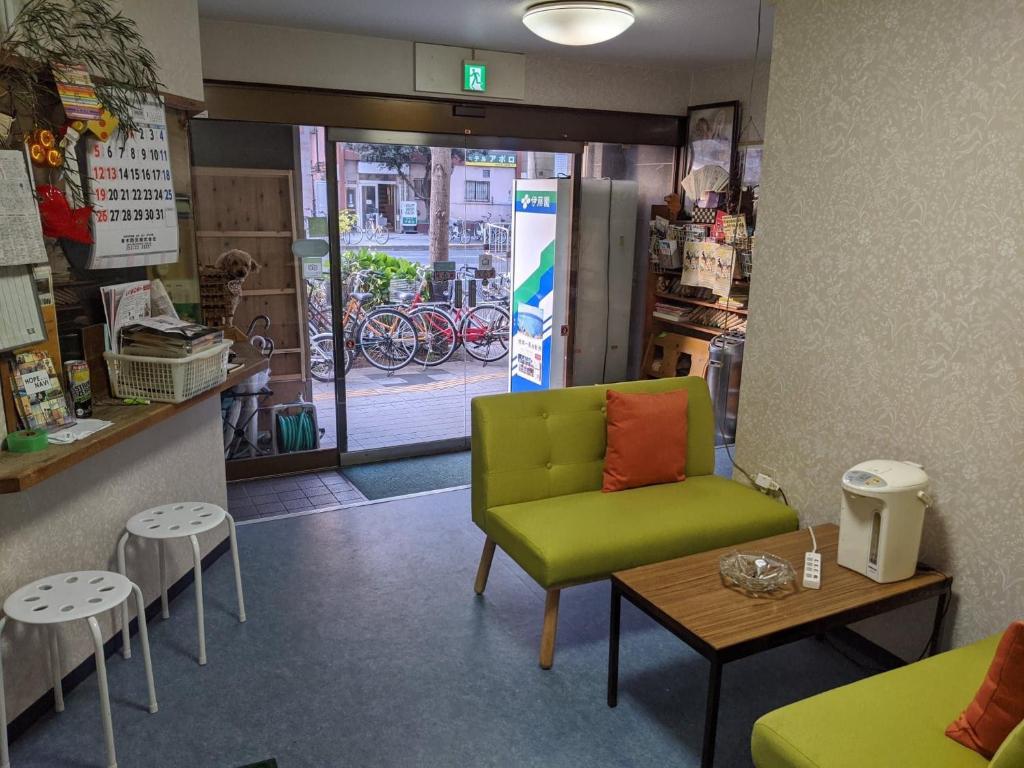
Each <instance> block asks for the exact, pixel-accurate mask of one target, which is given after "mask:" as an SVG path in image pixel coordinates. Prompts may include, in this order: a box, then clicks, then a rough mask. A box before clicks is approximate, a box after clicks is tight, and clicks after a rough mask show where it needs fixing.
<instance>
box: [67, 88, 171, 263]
mask: <svg viewBox="0 0 1024 768" xmlns="http://www.w3.org/2000/svg"><path fill="white" fill-rule="evenodd" d="M135 120H136V123H137V124H138V130H137V131H136V132H135V133H133V134H132V135H130V136H125V134H124V132H123V131H122V129H121V128H118V129H117V131H115V132H114V134H113V135H112V136H111V137H110V140H109V141H107V142H103V141H100V140H98V139H95V138H90V139H89V140H88V142H87V144H86V152H85V157H86V168H87V176H88V179H87V184H88V187H89V204H90V205H91V206H92V207H93V213H92V224H93V234H94V236H95V240H96V242H95V245H94V246H93V251H92V256H91V257H90V259H89V269H115V268H119V267H139V266H148V265H153V264H169V263H172V262H176V261H177V260H178V216H177V209H176V207H175V202H174V185H173V183H172V181H171V156H170V149H169V147H168V142H167V118H166V116H165V113H164V106H163V102H158V101H153V102H149V103H147V104H144V105H143V106H142V107H140V108H139V109H137V110H136V114H135Z"/></svg>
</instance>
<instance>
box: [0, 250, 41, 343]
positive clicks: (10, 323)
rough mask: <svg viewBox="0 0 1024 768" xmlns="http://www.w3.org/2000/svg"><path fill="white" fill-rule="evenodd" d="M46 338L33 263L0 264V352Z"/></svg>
mask: <svg viewBox="0 0 1024 768" xmlns="http://www.w3.org/2000/svg"><path fill="white" fill-rule="evenodd" d="M45 340H46V329H45V325H44V323H43V315H42V312H41V310H40V308H39V297H38V295H37V294H36V281H35V278H34V277H33V275H32V267H31V266H27V265H24V264H23V265H19V266H14V267H4V266H0V352H3V351H6V350H9V349H18V348H19V347H24V346H27V345H28V344H37V343H39V342H40V341H45Z"/></svg>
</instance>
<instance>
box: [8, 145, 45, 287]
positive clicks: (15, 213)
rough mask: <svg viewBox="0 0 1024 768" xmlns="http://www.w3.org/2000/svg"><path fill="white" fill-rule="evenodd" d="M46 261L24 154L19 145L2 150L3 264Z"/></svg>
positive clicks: (9, 265) (40, 226)
mask: <svg viewBox="0 0 1024 768" xmlns="http://www.w3.org/2000/svg"><path fill="white" fill-rule="evenodd" d="M45 261H46V247H45V246H44V245H43V228H42V225H41V224H40V223H39V207H38V206H37V205H36V198H35V195H34V194H33V193H32V181H31V179H29V177H28V168H27V167H26V166H25V155H24V154H22V153H21V152H20V151H18V150H16V149H5V150H0V266H4V267H13V266H19V265H21V264H38V263H40V262H45Z"/></svg>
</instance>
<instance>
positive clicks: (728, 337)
mask: <svg viewBox="0 0 1024 768" xmlns="http://www.w3.org/2000/svg"><path fill="white" fill-rule="evenodd" d="M745 343H746V337H745V336H744V335H743V334H742V333H724V334H722V335H721V336H716V337H715V338H714V339H712V340H711V344H710V349H709V362H708V373H707V380H708V389H709V390H710V392H711V404H712V408H713V410H714V415H715V445H725V444H727V443H734V442H735V441H736V417H737V414H738V412H739V402H740V379H741V378H742V374H743V347H744V344H745Z"/></svg>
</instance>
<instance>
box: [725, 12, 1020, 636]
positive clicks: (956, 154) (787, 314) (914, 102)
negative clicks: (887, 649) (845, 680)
mask: <svg viewBox="0 0 1024 768" xmlns="http://www.w3.org/2000/svg"><path fill="white" fill-rule="evenodd" d="M775 30H776V32H775V43H774V54H773V59H772V65H771V75H770V83H769V96H768V116H767V144H766V149H765V153H766V154H765V161H764V177H763V178H764V184H763V188H762V190H763V199H762V208H761V211H760V220H759V225H760V231H759V236H760V242H759V245H758V251H757V253H756V257H755V258H756V262H755V279H754V281H753V287H752V291H753V293H752V296H751V303H752V307H751V310H752V311H751V320H750V328H749V342H748V345H747V352H746V361H745V363H746V364H745V366H744V372H743V373H744V380H743V390H742V400H741V403H740V421H739V435H738V447H737V460H738V461H739V463H740V464H743V465H744V466H746V467H747V468H748V469H763V468H772V469H774V470H776V471H777V473H778V476H779V479H780V481H781V483H782V485H783V487H784V488H785V489H786V491H787V493H788V495H789V498H790V500H791V501H792V502H793V503H794V505H795V506H796V507H797V508H798V509H799V510H800V512H801V516H802V518H803V520H804V522H805V523H807V522H811V523H814V522H821V521H826V520H831V521H837V520H838V514H839V499H840V486H839V480H840V477H841V475H842V472H843V471H844V470H845V469H847V468H848V467H850V466H852V465H853V464H855V463H857V462H859V461H862V460H864V459H868V458H877V457H885V458H898V459H909V460H913V461H918V462H921V463H922V464H924V465H925V467H926V470H927V471H928V473H929V475H930V476H931V478H932V490H933V495H934V497H935V499H936V506H935V508H934V510H933V511H932V512H931V513H930V514H929V517H928V519H927V522H926V531H925V541H924V549H923V557H924V558H925V559H926V560H927V561H929V562H931V563H933V564H935V565H936V566H939V567H941V568H943V569H946V570H948V572H949V573H951V574H952V575H953V576H954V578H955V582H954V592H955V594H956V596H957V599H956V601H955V603H954V606H953V609H952V611H951V616H952V617H953V619H954V622H953V626H954V630H953V637H952V640H953V642H954V643H955V644H956V645H960V644H962V643H964V642H968V641H971V640H973V639H976V638H978V637H981V636H983V635H986V634H988V633H991V632H994V631H997V630H1000V629H1002V628H1004V627H1005V626H1006V625H1007V624H1008V623H1009V622H1010V621H1011V620H1013V619H1019V618H1024V327H1022V326H1024V237H1022V230H1024V227H1022V223H1021V221H1022V216H1024V55H1022V53H1021V52H1022V51H1024V3H1021V1H1020V0H972V2H969V3H965V2H961V1H960V0H899V2H893V1H892V0H884V1H883V0H780V2H779V3H778V8H777V12H776V26H775ZM925 636H926V633H925Z"/></svg>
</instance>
